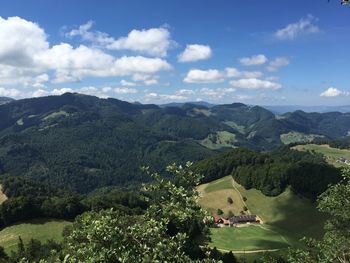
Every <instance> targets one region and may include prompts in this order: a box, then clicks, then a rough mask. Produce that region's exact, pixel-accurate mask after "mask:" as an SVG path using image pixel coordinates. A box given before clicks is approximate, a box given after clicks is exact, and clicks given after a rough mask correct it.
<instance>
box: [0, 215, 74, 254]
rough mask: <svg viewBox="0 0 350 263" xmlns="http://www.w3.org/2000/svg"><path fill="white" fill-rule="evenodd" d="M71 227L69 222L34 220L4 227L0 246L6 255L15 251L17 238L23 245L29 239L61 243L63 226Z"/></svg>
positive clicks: (0, 233) (0, 232)
mask: <svg viewBox="0 0 350 263" xmlns="http://www.w3.org/2000/svg"><path fill="white" fill-rule="evenodd" d="M69 225H71V222H68V221H64V220H49V219H35V220H30V221H28V222H25V223H19V224H15V225H12V226H9V227H6V228H4V229H2V230H1V231H0V246H2V247H3V248H4V249H5V251H6V252H7V253H10V252H11V251H15V250H16V249H17V243H18V239H19V237H21V238H22V240H23V242H24V243H25V244H27V243H29V241H30V240H31V239H37V240H39V241H41V242H46V241H48V240H54V241H57V242H59V241H62V240H63V236H62V231H63V229H64V227H65V226H69Z"/></svg>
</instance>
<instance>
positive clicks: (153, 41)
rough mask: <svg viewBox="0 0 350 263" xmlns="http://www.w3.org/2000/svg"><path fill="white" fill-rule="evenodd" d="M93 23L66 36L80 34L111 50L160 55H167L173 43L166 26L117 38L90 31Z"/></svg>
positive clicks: (87, 39) (132, 32) (84, 38)
mask: <svg viewBox="0 0 350 263" xmlns="http://www.w3.org/2000/svg"><path fill="white" fill-rule="evenodd" d="M93 25H94V22H93V21H88V22H87V23H86V24H83V25H81V26H79V27H78V28H77V29H73V30H72V31H70V32H68V33H66V36H67V37H75V36H80V37H81V38H82V39H83V40H85V41H89V42H92V43H93V44H95V45H97V46H101V47H104V48H107V49H110V50H131V51H136V52H141V53H144V54H148V55H151V56H160V57H164V56H166V55H167V51H168V49H169V48H170V47H171V45H172V43H173V41H172V40H171V38H170V32H169V30H168V29H167V28H165V27H159V28H150V29H142V30H136V29H134V30H132V31H130V32H129V34H128V35H127V36H126V37H121V38H119V39H115V38H113V37H111V36H109V35H108V34H107V33H103V32H100V31H90V30H91V28H92V26H93Z"/></svg>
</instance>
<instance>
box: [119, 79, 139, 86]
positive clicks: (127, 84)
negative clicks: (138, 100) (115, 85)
mask: <svg viewBox="0 0 350 263" xmlns="http://www.w3.org/2000/svg"><path fill="white" fill-rule="evenodd" d="M120 85H121V86H123V87H134V86H137V84H136V83H135V82H131V81H127V80H125V79H122V80H121V81H120Z"/></svg>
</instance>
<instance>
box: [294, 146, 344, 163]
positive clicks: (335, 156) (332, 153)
mask: <svg viewBox="0 0 350 263" xmlns="http://www.w3.org/2000/svg"><path fill="white" fill-rule="evenodd" d="M293 149H296V150H298V151H310V152H316V153H320V154H322V155H323V156H324V157H325V159H326V161H327V162H328V163H329V164H331V165H334V166H336V167H348V166H349V165H350V150H349V149H338V148H332V147H330V146H329V145H327V144H323V145H318V144H305V145H304V144H302V145H297V146H294V147H293Z"/></svg>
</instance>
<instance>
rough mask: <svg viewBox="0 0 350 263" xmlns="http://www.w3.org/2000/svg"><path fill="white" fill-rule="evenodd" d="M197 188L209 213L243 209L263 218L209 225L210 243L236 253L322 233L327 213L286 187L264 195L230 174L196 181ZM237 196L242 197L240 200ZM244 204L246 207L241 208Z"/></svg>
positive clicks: (296, 244)
mask: <svg viewBox="0 0 350 263" xmlns="http://www.w3.org/2000/svg"><path fill="white" fill-rule="evenodd" d="M197 190H198V191H199V192H200V199H199V203H200V205H201V206H202V207H204V208H206V209H207V210H208V211H209V212H210V213H211V214H214V213H217V210H218V209H221V210H222V211H223V212H224V215H226V216H227V215H229V214H230V213H233V214H234V215H239V214H241V213H242V212H244V213H246V214H254V215H257V216H259V217H260V218H261V219H262V222H263V224H250V225H240V226H238V227H228V226H226V227H218V228H212V229H211V233H212V242H211V243H210V245H211V246H212V247H216V248H218V249H222V250H225V251H226V250H227V251H230V250H232V251H233V252H234V253H236V254H242V253H259V252H260V253H261V252H264V251H268V250H281V251H283V250H285V249H286V248H288V247H291V246H292V247H299V246H302V244H301V243H300V239H301V238H302V237H304V236H310V237H314V238H321V237H322V235H323V224H324V222H325V220H326V219H327V216H326V215H324V214H322V213H320V212H318V211H317V209H316V207H315V204H314V203H312V202H311V201H310V200H308V199H306V198H302V197H299V196H297V195H295V194H294V193H292V191H291V190H290V189H287V190H286V191H284V192H283V193H282V194H280V195H278V196H276V197H268V196H265V195H263V194H262V193H261V192H260V191H258V190H255V189H250V190H246V189H244V188H243V187H242V186H241V185H239V184H237V183H236V182H235V181H234V180H233V179H232V177H231V176H226V177H223V178H221V179H218V180H216V181H213V182H210V183H207V184H203V185H200V186H199V187H198V188H197ZM240 196H243V197H244V199H245V200H246V201H245V202H244V203H243V200H241V198H240ZM228 197H231V198H232V199H233V203H232V204H229V203H228V202H227V198H228ZM245 205H246V206H247V208H248V210H247V211H244V210H243V207H244V206H245ZM230 211H231V212H230Z"/></svg>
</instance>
